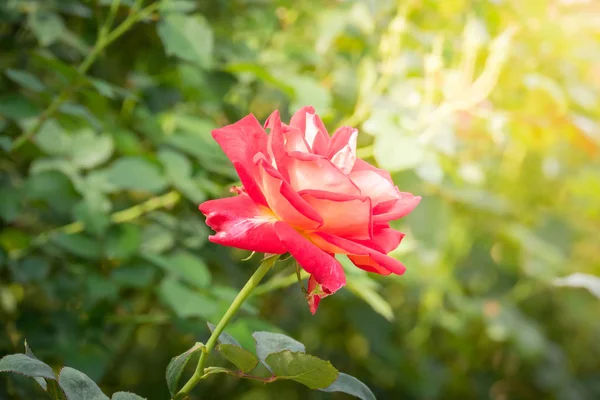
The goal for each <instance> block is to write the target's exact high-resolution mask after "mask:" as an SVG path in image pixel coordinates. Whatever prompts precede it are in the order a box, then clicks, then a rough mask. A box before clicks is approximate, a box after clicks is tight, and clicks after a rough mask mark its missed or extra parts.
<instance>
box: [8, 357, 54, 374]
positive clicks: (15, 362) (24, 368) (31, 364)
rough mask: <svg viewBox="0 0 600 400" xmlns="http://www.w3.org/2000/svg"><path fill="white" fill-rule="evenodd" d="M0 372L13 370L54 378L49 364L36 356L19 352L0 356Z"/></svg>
mask: <svg viewBox="0 0 600 400" xmlns="http://www.w3.org/2000/svg"><path fill="white" fill-rule="evenodd" d="M0 372H14V373H17V374H22V375H25V376H29V377H31V378H35V377H39V378H46V379H54V380H56V376H54V372H53V371H52V368H50V366H49V365H47V364H45V363H43V362H41V361H40V360H38V359H37V358H32V357H30V356H27V355H25V354H21V353H19V354H10V355H8V356H4V357H2V359H0Z"/></svg>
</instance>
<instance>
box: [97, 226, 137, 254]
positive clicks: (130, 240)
mask: <svg viewBox="0 0 600 400" xmlns="http://www.w3.org/2000/svg"><path fill="white" fill-rule="evenodd" d="M141 243H142V233H141V231H140V228H139V227H138V226H137V225H134V224H119V225H117V226H115V227H113V228H111V229H110V231H109V234H108V235H107V238H106V246H105V249H104V252H105V254H106V256H107V257H108V258H112V259H117V260H124V259H128V258H130V257H132V256H133V255H134V254H135V253H136V252H137V250H138V248H139V247H140V245H141Z"/></svg>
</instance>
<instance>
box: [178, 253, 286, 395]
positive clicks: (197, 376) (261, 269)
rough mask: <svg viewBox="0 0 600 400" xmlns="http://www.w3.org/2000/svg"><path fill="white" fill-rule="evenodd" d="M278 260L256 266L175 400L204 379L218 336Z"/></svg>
mask: <svg viewBox="0 0 600 400" xmlns="http://www.w3.org/2000/svg"><path fill="white" fill-rule="evenodd" d="M278 258H279V255H274V256H272V257H269V258H266V259H264V260H263V262H262V263H261V264H260V265H259V266H258V268H257V269H256V271H255V272H254V274H253V275H252V276H251V277H250V279H249V280H248V282H246V284H245V285H244V287H243V288H242V290H241V291H240V292H239V293H238V295H237V296H236V297H235V299H234V300H233V303H231V305H230V306H229V308H228V309H227V311H225V314H224V315H223V318H221V320H220V321H219V323H218V324H217V327H216V328H215V330H214V331H213V332H212V334H211V335H210V338H208V341H207V342H206V345H205V346H204V348H203V349H202V353H201V355H200V359H199V360H198V365H196V370H195V371H194V375H192V377H191V378H190V379H189V380H188V381H187V383H186V384H185V385H184V386H183V388H181V390H180V391H179V393H177V395H176V396H175V400H179V399H183V398H185V396H187V395H188V393H189V392H190V391H191V390H192V389H193V388H194V386H196V385H197V384H198V382H200V380H201V379H203V378H204V363H205V362H206V358H207V357H208V355H209V354H210V352H211V350H212V349H213V347H214V346H215V344H216V343H217V339H218V338H219V335H220V334H221V333H222V332H223V330H224V329H225V326H227V324H228V323H229V321H231V318H233V316H234V315H235V313H236V312H237V310H238V309H239V308H240V307H241V305H242V303H243V302H244V301H245V300H246V299H247V298H248V296H250V293H251V292H252V290H254V288H255V287H256V286H257V285H258V284H259V282H260V281H261V280H262V278H264V276H265V275H266V274H267V272H269V270H270V269H271V267H273V265H274V264H275V261H277V259H278Z"/></svg>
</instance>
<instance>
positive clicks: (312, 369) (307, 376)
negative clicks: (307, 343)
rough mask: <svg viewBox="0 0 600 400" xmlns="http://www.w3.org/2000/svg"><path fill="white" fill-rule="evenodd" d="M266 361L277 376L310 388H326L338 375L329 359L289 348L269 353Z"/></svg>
mask: <svg viewBox="0 0 600 400" xmlns="http://www.w3.org/2000/svg"><path fill="white" fill-rule="evenodd" d="M266 362H267V364H268V365H269V367H271V371H273V373H274V374H275V376H277V377H278V378H281V379H291V380H293V381H296V382H298V383H302V384H303V385H306V386H308V387H309V388H311V389H323V388H326V387H327V386H329V385H331V384H332V383H333V382H334V381H335V380H336V379H337V378H338V375H339V372H338V370H337V369H335V368H334V367H333V366H332V365H331V363H330V362H329V361H325V360H321V359H320V358H318V357H315V356H311V355H309V354H305V353H299V352H291V351H289V350H283V351H280V352H278V353H273V354H269V356H268V357H267V359H266Z"/></svg>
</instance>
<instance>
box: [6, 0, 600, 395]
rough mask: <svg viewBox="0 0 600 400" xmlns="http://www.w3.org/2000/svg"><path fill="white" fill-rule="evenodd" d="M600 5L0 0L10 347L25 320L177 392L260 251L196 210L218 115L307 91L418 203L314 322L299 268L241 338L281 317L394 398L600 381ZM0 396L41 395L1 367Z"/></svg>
mask: <svg viewBox="0 0 600 400" xmlns="http://www.w3.org/2000/svg"><path fill="white" fill-rule="evenodd" d="M599 17H600V6H599V5H598V4H597V3H596V2H594V1H585V0H578V1H576V0H570V1H567V0H537V1H521V0H504V1H486V0H445V1H439V2H438V1H430V0H424V1H412V2H411V1H398V2H395V1H392V0H354V1H333V0H296V1H292V0H277V1H261V0H213V1H200V0H161V1H159V2H152V1H140V0H120V1H119V0H114V1H113V0H4V1H2V2H1V3H0V49H1V50H0V51H1V53H2V57H1V58H0V152H1V153H0V154H1V159H0V318H1V321H2V323H1V327H2V333H1V334H0V355H3V354H8V353H15V352H18V351H21V348H22V343H23V340H24V338H25V337H26V338H27V340H28V341H29V343H30V344H31V345H32V347H33V348H35V349H36V353H37V354H38V356H39V357H40V358H43V359H44V360H45V361H46V362H49V363H51V364H52V365H55V366H59V365H64V364H66V365H69V366H71V367H74V368H78V369H80V370H82V371H84V372H85V373H86V374H88V375H89V376H90V377H92V378H93V379H94V380H95V381H96V382H98V383H99V384H100V386H101V387H102V388H103V389H104V391H105V392H106V393H112V392H115V391H117V390H129V391H132V392H135V393H139V394H140V395H143V396H145V397H148V398H150V399H163V398H168V389H167V386H166V383H165V379H164V371H165V367H166V365H167V364H168V362H169V360H170V359H171V357H173V356H175V355H176V354H180V353H182V352H183V351H185V350H186V349H188V348H190V347H191V346H192V345H193V344H194V343H195V342H196V341H197V340H205V339H206V338H207V337H208V331H207V330H206V329H205V326H206V325H205V323H204V321H205V320H210V321H213V322H216V321H217V320H218V319H219V317H220V315H221V314H222V313H223V312H224V310H225V309H226V308H227V306H228V305H229V303H230V301H231V300H232V299H233V297H234V296H235V294H236V292H237V290H238V289H239V288H240V287H241V286H242V284H243V282H245V280H246V279H247V277H248V276H249V275H250V271H251V270H252V269H253V268H255V267H256V263H257V260H256V259H251V260H250V261H245V262H242V261H239V260H240V259H242V258H243V257H246V256H247V255H248V254H247V253H246V252H242V251H237V250H234V249H228V248H220V247H218V246H214V245H212V244H210V243H207V236H208V234H209V230H208V229H207V228H206V226H205V225H204V221H203V218H202V216H201V215H200V214H199V212H197V210H196V206H197V204H198V203H199V202H201V201H203V200H205V199H207V198H211V197H220V196H227V195H229V193H228V188H229V187H230V186H231V185H232V184H233V183H234V182H235V180H236V179H237V177H236V175H235V171H234V170H233V168H232V167H231V165H230V164H229V162H228V160H227V159H226V158H225V156H224V155H223V153H222V152H221V151H220V149H219V148H218V146H217V144H216V143H215V142H214V141H213V140H212V138H211V136H210V130H211V129H213V128H215V127H217V126H221V125H224V124H226V123H230V122H233V121H235V120H237V119H239V118H240V117H242V116H244V115H246V114H247V113H249V112H252V113H254V114H255V115H256V116H257V117H258V118H259V119H261V120H264V119H265V118H266V117H267V116H268V115H269V113H270V112H271V111H273V110H274V109H279V110H280V111H281V112H282V114H283V115H284V117H285V116H286V114H287V116H289V115H290V113H291V112H293V111H295V110H296V109H297V108H298V107H300V106H302V105H313V106H314V107H315V108H316V109H317V111H318V112H319V114H320V115H321V116H322V117H323V119H324V120H325V123H326V125H327V126H328V127H330V129H331V130H333V129H334V128H335V127H337V126H339V125H342V124H350V125H352V126H356V127H358V128H360V130H361V132H362V135H361V137H360V138H359V147H360V150H359V153H360V155H361V156H362V157H363V158H367V159H369V160H370V161H372V162H377V163H378V164H379V165H380V166H381V167H383V168H387V169H389V170H390V171H391V172H392V174H393V177H394V179H395V181H396V183H397V184H398V186H399V187H400V188H401V190H404V191H411V192H413V193H416V194H420V195H422V196H423V201H422V203H421V205H420V206H419V207H418V208H417V209H416V211H414V212H413V213H412V214H411V215H410V216H409V217H407V218H405V219H404V220H402V221H399V222H398V224H397V227H398V228H399V229H401V230H402V231H404V232H406V233H407V237H406V239H405V241H404V243H403V244H402V245H401V246H400V247H399V249H398V250H397V251H396V252H394V254H396V255H397V256H398V257H399V258H401V259H402V261H403V262H404V263H405V264H406V265H407V267H408V272H407V273H406V274H405V276H402V277H393V276H391V277H378V276H370V275H367V274H366V273H365V274H363V273H360V271H358V270H356V269H352V268H349V269H348V274H349V283H348V286H347V288H346V289H344V290H342V291H340V292H339V293H337V294H336V295H335V296H332V297H329V298H327V299H326V300H325V301H324V302H323V303H322V305H321V307H320V309H319V311H318V313H317V315H316V316H314V317H313V316H311V315H310V313H309V312H308V308H307V306H306V302H305V300H304V299H303V295H302V292H301V290H300V288H299V287H298V285H297V283H296V278H295V276H294V267H293V265H291V264H290V263H288V264H287V265H284V266H281V267H278V270H277V271H275V272H274V273H272V274H271V276H270V278H271V279H272V280H271V281H270V282H268V283H267V284H266V286H263V287H262V289H259V292H260V296H255V298H254V299H253V300H252V301H251V302H249V303H248V304H246V305H245V306H244V309H243V312H242V313H241V314H240V316H239V317H238V318H237V320H236V321H235V322H234V323H233V324H232V325H231V327H230V328H229V329H228V331H229V332H230V333H231V334H232V335H234V336H235V337H236V338H237V339H238V340H239V341H240V343H242V345H244V346H245V347H247V348H252V338H251V332H252V331H254V330H267V331H279V332H286V333H287V334H289V335H291V336H293V337H295V338H296V339H298V340H300V341H301V342H303V343H305V344H306V345H307V347H308V348H310V349H311V352H312V353H313V354H315V355H318V356H319V357H322V358H326V359H330V360H331V361H332V363H333V364H334V365H336V366H337V367H339V369H340V370H342V371H344V372H348V373H350V374H352V375H354V376H356V377H358V378H359V379H361V380H362V381H363V382H365V383H367V384H368V385H369V387H371V388H372V389H373V391H374V392H375V394H376V395H377V396H378V398H381V399H395V398H406V399H447V398H462V399H488V398H491V399H494V400H503V399H539V398H548V399H591V398H598V397H600V362H599V360H600V342H599V341H598V340H597V338H598V337H600V318H598V315H600V301H599V300H598V299H597V298H595V297H594V296H593V293H595V294H596V296H598V295H599V293H600V290H599V289H598V280H594V279H593V278H591V277H589V275H600V229H599V228H600V160H599V157H598V150H599V146H600V123H599V122H598V121H599V120H600V119H599V117H600V79H599V77H600V31H599V30H598V18H599ZM575 272H580V273H583V274H588V275H577V276H576V277H577V279H571V280H569V279H566V280H565V279H562V280H559V281H557V280H556V278H561V277H564V276H567V275H569V274H571V273H575ZM290 277H291V279H290ZM582 282H583V283H582ZM555 283H558V284H555ZM290 285H291V286H290ZM565 285H567V286H583V287H586V288H588V289H589V292H588V291H586V290H583V289H576V288H571V287H563V286H565ZM559 286H560V287H559ZM590 292H591V294H590ZM190 364H191V363H190ZM7 396H8V398H27V399H33V398H38V397H36V396H41V394H40V392H39V389H36V388H35V386H34V384H33V383H32V382H29V381H27V380H22V379H19V378H15V377H14V376H8V375H6V374H3V375H2V376H0V397H2V398H5V397H7ZM342 396H343V395H337V394H329V393H322V392H311V391H309V390H308V389H306V388H303V387H299V386H298V385H295V384H293V383H274V384H272V385H268V386H263V385H259V384H255V383H252V382H246V381H241V380H237V379H235V378H231V377H220V376H219V377H215V378H214V379H212V378H211V379H210V380H208V381H206V382H203V384H202V385H201V386H199V387H198V389H197V390H196V398H206V399H209V398H214V399H222V398H228V399H229V398H231V399H243V400H255V399H256V400H259V399H281V398H285V399H291V400H293V399H301V398H311V399H313V398H314V399H325V398H342Z"/></svg>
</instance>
